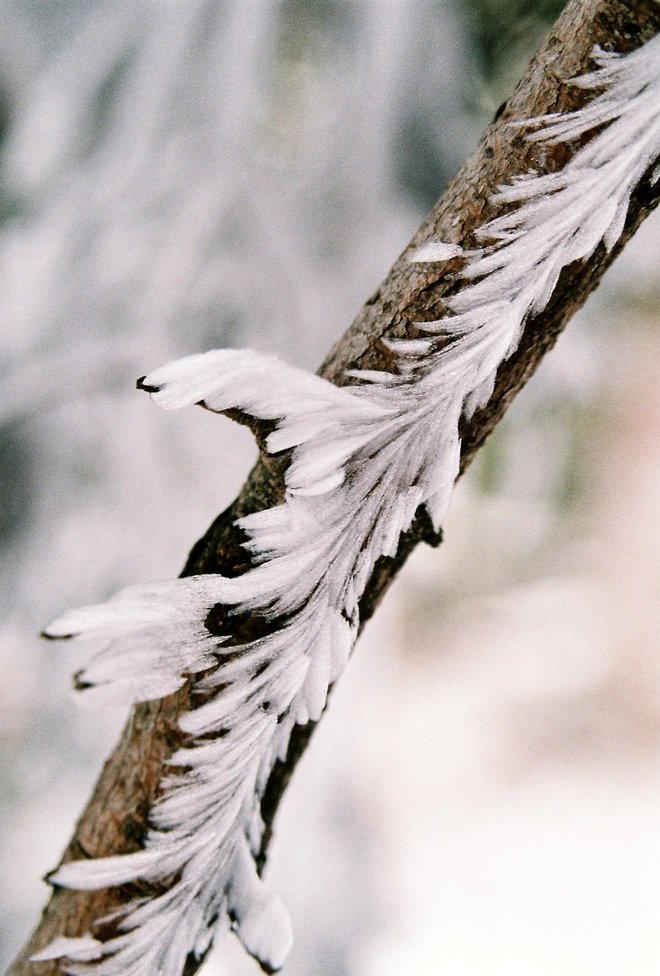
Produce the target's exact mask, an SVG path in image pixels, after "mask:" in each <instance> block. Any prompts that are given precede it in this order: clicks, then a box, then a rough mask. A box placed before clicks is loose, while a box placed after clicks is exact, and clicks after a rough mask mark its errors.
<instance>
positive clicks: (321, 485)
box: [34, 38, 660, 976]
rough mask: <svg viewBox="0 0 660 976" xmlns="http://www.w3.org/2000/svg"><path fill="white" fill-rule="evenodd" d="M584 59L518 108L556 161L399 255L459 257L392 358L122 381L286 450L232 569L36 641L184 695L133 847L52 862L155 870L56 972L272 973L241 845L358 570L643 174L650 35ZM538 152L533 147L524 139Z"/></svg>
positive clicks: (96, 872)
mask: <svg viewBox="0 0 660 976" xmlns="http://www.w3.org/2000/svg"><path fill="white" fill-rule="evenodd" d="M594 60H595V62H596V64H597V67H596V69H595V70H594V71H592V72H591V73H589V74H587V75H584V76H582V77H580V78H578V79H574V80H573V84H574V85H575V86H577V87H580V88H583V89H586V90H589V91H592V92H594V94H593V97H592V98H591V99H590V100H589V101H588V102H587V104H586V105H584V106H583V107H582V108H580V109H579V110H577V111H574V112H572V113H569V114H567V115H559V114H556V115H548V116H544V117H540V118H535V119H530V120H529V121H528V122H527V123H526V127H527V129H528V135H527V138H528V139H529V140H530V141H531V142H533V143H536V144H537V145H538V146H539V148H540V149H542V148H543V147H548V146H552V145H555V144H558V143H574V142H575V143H578V142H579V144H581V145H580V148H578V149H577V150H576V151H575V152H574V154H573V155H572V157H571V158H570V159H569V161H568V162H567V163H566V164H565V165H564V166H563V168H562V169H560V170H559V171H557V172H552V173H545V174H543V173H538V172H527V173H523V174H521V175H520V176H519V177H518V178H517V179H516V180H515V181H514V182H513V183H512V184H511V185H508V186H503V187H501V188H500V189H499V190H498V191H497V193H496V194H495V195H494V197H493V203H494V204H495V205H496V206H498V207H501V208H502V210H503V211H504V212H502V215H501V216H498V217H496V218H495V219H493V220H491V221H490V222H488V223H487V224H485V225H484V226H482V227H481V228H480V229H479V231H478V232H477V233H478V239H479V240H480V241H481V242H482V246H480V247H479V248H477V249H474V250H470V251H465V250H463V249H462V248H460V246H459V245H458V244H455V243H454V244H448V243H446V242H440V241H430V242H428V243H427V244H426V245H424V246H423V247H421V248H419V249H417V250H416V251H414V252H412V253H411V254H410V255H409V259H410V261H413V262H438V261H446V260H449V259H455V258H458V257H460V258H462V259H463V261H464V264H463V267H462V270H461V271H460V272H459V277H460V279H461V280H462V287H461V288H460V289H459V290H458V291H457V293H456V294H454V295H453V296H452V297H451V298H450V299H449V300H448V301H447V312H446V314H445V315H444V316H443V317H442V318H441V319H439V320H438V321H435V322H424V323H415V324H416V327H417V329H418V330H419V331H421V332H422V333H425V334H426V335H425V337H424V338H421V339H403V340H399V341H396V342H390V343H389V344H388V345H389V348H390V349H391V350H392V351H393V352H395V353H396V364H397V369H396V372H393V373H386V372H376V371H367V370H356V371H352V372H351V373H350V374H349V376H350V385H348V386H345V387H342V388H339V387H336V386H334V385H332V384H330V383H328V382H327V381H326V380H323V379H321V378H319V377H317V376H313V375H311V374H308V373H305V372H303V371H301V370H298V369H295V368H293V367H291V366H287V365H285V364H284V363H282V362H280V361H279V360H276V359H274V358H273V357H269V356H263V355H260V354H259V353H256V352H252V351H249V350H244V351H241V350H221V351H214V352H208V353H205V354H202V355H198V356H190V357H188V358H186V359H182V360H180V361H178V362H175V363H172V364H170V365H168V366H165V367H163V368H162V369H158V370H156V371H155V372H153V373H152V374H151V375H149V376H147V377H145V379H144V381H143V383H142V385H143V387H144V388H145V389H147V390H149V391H150V392H151V395H152V398H153V399H154V401H155V402H156V403H158V404H159V405H160V406H162V407H164V408H166V409H174V408H177V407H182V406H186V405H187V404H193V403H201V404H202V405H203V406H205V407H207V408H208V409H210V410H213V411H216V412H223V411H226V410H229V409H238V410H240V411H241V412H242V413H244V414H246V415H248V416H251V417H254V418H258V419H259V420H266V421H273V422H275V426H274V429H273V430H272V432H271V433H270V434H269V435H268V437H267V438H266V449H267V451H268V452H269V453H272V454H280V452H289V453H288V454H285V455H284V456H285V457H286V458H287V459H288V466H287V468H286V473H285V485H286V495H285V500H284V503H283V504H281V505H279V506H277V507H275V508H271V509H269V510H267V511H262V512H257V513H255V514H252V515H249V516H247V517H245V518H243V519H240V520H239V521H238V523H237V524H238V525H239V526H240V528H241V529H242V530H243V531H244V532H245V533H246V536H247V538H248V541H247V542H246V543H245V547H246V549H247V550H248V552H249V554H250V557H251V562H252V568H251V569H250V570H249V571H247V572H246V573H244V574H243V575H242V576H239V577H237V578H225V577H223V576H218V575H215V576H214V575H207V576H198V577H189V578H187V579H180V580H176V581H173V582H167V583H161V584H151V585H148V586H134V587H129V588H128V589H125V590H123V591H122V592H120V593H119V594H117V596H115V597H113V598H112V599H111V600H109V601H108V602H107V603H106V604H103V605H101V606H94V607H85V608H83V609H81V610H75V611H72V612H71V613H68V614H65V615H64V616H63V617H62V618H60V619H59V620H57V621H55V622H54V623H53V624H51V626H50V627H49V628H48V630H47V634H48V635H49V636H51V637H65V636H76V637H80V638H101V639H102V640H103V641H104V642H105V645H106V646H105V649H104V650H102V651H101V652H100V653H99V654H97V655H96V657H94V658H93V659H92V660H91V662H90V664H89V665H88V666H87V668H86V669H85V670H84V672H83V673H82V675H81V678H80V682H79V685H80V687H81V688H83V689H84V694H85V695H87V696H95V695H96V696H102V697H105V698H110V699H112V700H117V701H122V702H140V701H146V700H150V699H153V698H158V697H160V696H163V695H166V694H169V693H171V692H173V691H175V690H176V689H178V688H180V687H181V686H182V685H183V683H184V682H185V681H187V680H191V681H192V693H193V701H194V698H195V695H197V696H198V700H199V702H200V703H199V705H198V707H195V708H193V709H192V710H190V711H188V712H186V713H185V714H184V715H183V716H182V717H181V719H180V727H181V730H182V731H183V732H184V733H185V734H186V736H187V737H188V739H187V744H186V745H184V746H183V747H182V748H180V749H179V750H178V751H177V752H175V753H174V755H172V757H171V758H170V760H169V765H170V766H171V768H172V772H171V774H170V775H169V776H167V777H166V778H165V779H164V780H163V782H162V784H161V793H160V796H159V798H158V800H157V802H156V803H155V805H154V807H153V809H152V810H151V813H150V830H149V832H148V835H147V838H146V841H145V846H144V850H142V851H139V852H137V853H133V854H126V855H119V856H116V857H107V858H102V859H97V860H89V861H87V860H85V861H72V862H69V863H67V864H64V865H63V866H61V867H60V868H59V869H58V870H57V871H55V872H54V873H53V874H52V875H51V876H50V881H51V883H52V884H54V885H59V886H63V887H68V888H76V889H81V890H95V889H99V888H105V887H110V886H115V885H122V884H126V883H128V882H131V881H136V880H138V879H141V880H142V881H145V882H147V883H153V884H157V885H158V886H159V891H160V892H163V889H164V892H163V893H156V894H153V895H152V896H147V897H142V898H137V899H135V900H134V901H132V902H131V903H130V904H128V905H126V906H125V907H124V908H123V909H122V910H121V913H120V914H119V915H118V916H117V917H116V919H115V934H114V935H113V937H112V938H110V939H108V940H107V941H105V942H101V941H99V940H97V939H95V938H94V937H93V935H92V934H91V933H90V934H88V935H87V936H85V937H83V938H66V937H60V938H58V939H56V940H55V941H54V942H52V943H51V944H50V945H49V946H47V947H46V949H44V950H43V951H42V952H40V953H39V954H38V955H37V956H35V957H34V959H35V960H46V959H56V958H63V959H65V960H66V961H65V962H64V964H63V968H64V971H65V972H68V973H72V974H81V976H82V974H90V976H92V974H94V976H120V974H121V976H129V974H130V976H149V974H152V973H155V972H158V973H162V974H166V976H179V974H180V973H181V971H182V970H183V967H184V964H185V960H186V958H187V957H188V956H189V955H190V954H192V955H193V956H194V957H196V958H200V957H201V956H202V955H203V954H204V953H205V952H206V951H207V949H208V947H209V946H210V944H211V942H212V940H213V937H214V935H215V933H216V932H217V931H218V930H219V929H221V928H226V927H229V926H231V927H233V928H234V930H235V931H236V933H237V935H238V937H239V938H240V940H241V941H242V943H243V945H244V946H245V948H246V949H247V951H248V952H249V953H251V954H252V955H253V956H254V957H255V959H257V960H258V962H259V963H260V964H261V966H262V967H263V968H264V969H265V970H266V971H273V970H276V969H278V968H280V967H281V966H282V964H283V962H284V960H285V958H286V955H287V953H288V950H289V948H290V945H291V925H290V921H289V918H288V915H287V912H286V910H285V908H284V906H283V905H282V903H281V901H280V899H279V898H278V897H277V896H276V895H274V894H272V893H271V892H270V891H269V890H268V888H267V886H266V885H265V884H264V882H263V881H262V880H261V879H260V877H259V876H258V873H257V869H256V865H255V856H256V855H257V853H258V851H259V850H260V845H261V840H262V835H263V830H264V824H263V821H262V817H261V809H260V804H261V799H262V797H263V794H264V790H265V787H266V784H267V782H268V778H269V775H270V773H271V770H272V768H273V765H274V763H275V760H276V759H277V758H278V757H280V758H284V757H285V756H286V752H287V747H288V743H289V738H290V735H291V731H292V729H293V727H294V725H295V724H305V723H307V722H309V721H316V720H317V719H318V718H319V717H320V715H321V713H322V711H323V708H324V706H325V703H326V698H327V694H328V689H329V687H330V686H331V685H332V684H333V682H335V681H336V680H337V678H338V677H339V675H340V674H341V672H342V670H343V668H344V666H345V664H346V660H347V658H348V656H349V654H350V651H351V649H352V646H353V643H354V640H355V636H356V633H357V628H358V603H359V600H360V597H361V595H362V593H363V591H364V589H365V586H366V584H367V581H368V580H369V577H370V575H371V573H372V571H373V568H374V565H375V563H376V561H377V559H379V558H380V557H381V556H393V555H394V554H395V553H396V550H397V545H398V541H399V537H400V535H401V533H403V532H405V531H406V530H407V529H408V528H409V527H410V525H411V523H412V520H413V518H414V515H415V512H416V510H417V509H418V508H419V507H420V506H422V505H423V506H425V507H426V509H427V511H428V513H429V516H430V518H431V521H432V523H433V526H434V527H435V529H436V530H437V529H439V527H440V526H441V524H442V521H443V518H444V515H445V512H446V510H447V506H448V504H449V500H450V496H451V492H452V488H453V484H454V481H455V478H456V475H457V473H458V465H459V455H460V440H459V434H458V429H459V421H460V420H461V417H463V416H465V417H469V416H470V415H471V414H472V413H473V412H474V410H475V409H477V408H478V407H481V406H484V405H485V404H486V403H487V402H488V399H489V397H490V395H491V393H492V390H493V384H494V381H495V374H496V371H497V369H498V367H499V366H500V364H501V363H502V362H503V361H504V360H505V359H507V357H509V356H510V355H511V354H512V353H513V352H514V351H515V349H516V348H517V346H518V343H519V341H520V337H521V335H522V331H523V328H524V326H525V322H526V320H527V318H528V317H529V316H530V315H534V314H536V313H539V312H541V311H542V310H543V309H544V308H545V307H546V306H547V304H548V302H549V300H550V297H551V295H552V293H553V290H554V288H555V286H556V284H557V281H558V278H559V275H560V273H561V271H562V269H563V268H565V267H566V266H567V265H569V264H571V263H572V262H574V261H580V260H585V259H587V258H589V257H590V256H591V255H592V254H593V253H594V251H595V250H596V248H597V247H598V246H599V245H600V244H603V246H604V247H605V248H607V249H608V250H611V249H612V247H613V246H614V245H615V243H616V242H617V240H618V239H619V236H620V235H621V232H622V230H623V226H624V222H625V218H626V214H627V210H628V204H629V201H630V195H631V193H632V191H633V190H634V188H635V186H636V185H637V184H638V182H639V181H640V179H641V178H642V176H643V175H644V174H645V173H647V171H648V170H649V168H650V167H652V166H653V165H655V166H656V169H655V170H654V171H653V173H652V180H653V181H655V180H657V179H658V177H659V176H660V169H659V168H658V167H657V163H656V160H657V157H658V155H659V153H660V38H655V39H654V40H652V41H650V42H648V43H647V44H646V45H644V46H643V47H641V48H640V49H638V50H637V51H634V52H633V53H631V54H628V55H625V56H620V55H617V54H612V53H605V52H603V51H601V50H599V49H598V50H596V52H595V53H594ZM539 155H541V154H539ZM216 605H222V606H223V607H224V608H226V612H227V614H228V615H229V617H230V618H231V615H232V614H233V615H250V614H251V615H256V616H258V617H260V618H263V620H264V621H266V622H267V624H268V633H267V635H266V636H263V637H260V638H259V639H256V640H252V641H250V642H248V643H244V644H240V645H238V646H236V644H234V643H232V642H231V634H230V633H227V634H226V635H225V636H224V637H218V636H215V635H213V634H211V633H210V632H209V631H208V630H207V628H206V626H205V619H206V617H207V615H208V613H209V611H210V610H211V608H213V607H214V606H216Z"/></svg>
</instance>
